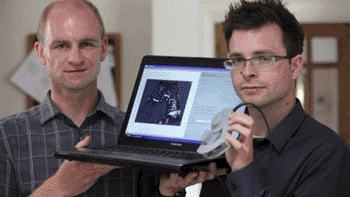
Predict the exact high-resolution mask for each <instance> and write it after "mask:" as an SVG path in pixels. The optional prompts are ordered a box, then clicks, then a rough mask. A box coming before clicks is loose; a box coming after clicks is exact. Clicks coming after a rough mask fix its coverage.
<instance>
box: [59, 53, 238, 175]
mask: <svg viewBox="0 0 350 197" xmlns="http://www.w3.org/2000/svg"><path fill="white" fill-rule="evenodd" d="M223 61H224V60H223V59H216V58H195V57H168V56H145V57H144V58H143V59H142V62H141V66H140V69H139V72H138V75H137V79H136V82H135V86H134V90H133V93H132V96H131V99H130V103H129V106H128V109H127V112H126V115H125V119H124V123H123V125H122V129H121V134H120V138H119V140H118V145H116V147H89V148H77V149H72V150H63V149H62V150H57V151H56V152H55V153H54V155H55V156H56V157H59V158H65V159H70V160H79V161H86V162H94V163H104V164H111V165H118V166H130V165H131V166H136V167H140V168H154V169H156V170H158V171H159V170H165V171H168V172H177V173H185V172H188V171H199V170H206V167H207V164H209V163H210V162H213V161H214V162H217V165H218V166H219V167H228V165H227V163H226V159H225V156H224V155H222V156H220V157H218V158H215V159H206V158H205V157H203V156H202V155H200V154H198V153H197V152H196V150H197V149H198V147H199V145H200V144H201V137H202V135H203V133H204V132H205V131H206V130H210V128H211V119H212V118H213V117H214V115H215V114H216V113H218V112H220V111H221V110H222V109H224V108H228V107H229V108H233V107H234V106H236V105H237V104H239V103H240V102H241V101H240V99H239V98H238V97H237V95H236V93H235V91H234V89H233V86H232V81H231V77H230V71H228V70H226V69H225V68H224V67H223ZM119 148H121V149H127V150H123V152H122V153H120V152H117V149H119ZM144 151H145V152H144ZM154 152H161V153H158V155H150V153H152V154H153V153H154ZM169 152H171V154H169ZM181 154H185V155H187V156H186V157H185V158H181V157H179V155H181Z"/></svg>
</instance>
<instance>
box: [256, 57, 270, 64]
mask: <svg viewBox="0 0 350 197" xmlns="http://www.w3.org/2000/svg"><path fill="white" fill-rule="evenodd" d="M259 61H260V62H261V63H270V62H272V61H273V57H269V56H263V57H260V58H259Z"/></svg>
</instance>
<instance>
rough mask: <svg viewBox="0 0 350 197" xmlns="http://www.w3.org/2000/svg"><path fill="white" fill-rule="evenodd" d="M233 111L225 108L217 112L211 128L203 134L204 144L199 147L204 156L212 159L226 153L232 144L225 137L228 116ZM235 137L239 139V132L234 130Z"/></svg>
mask: <svg viewBox="0 0 350 197" xmlns="http://www.w3.org/2000/svg"><path fill="white" fill-rule="evenodd" d="M231 112H232V109H230V108H225V109H223V110H222V111H220V112H219V113H217V114H216V115H215V116H214V117H213V119H212V121H211V130H209V131H206V132H205V133H204V134H203V136H202V144H201V145H200V146H199V148H198V149H197V152H198V153H200V154H202V155H203V156H204V157H206V158H208V159H211V158H215V157H218V156H220V155H222V154H223V153H225V152H226V151H227V150H228V149H229V148H230V144H229V142H228V141H227V140H226V138H225V134H226V133H228V131H227V126H228V124H227V121H228V116H229V114H230V113H231ZM232 135H233V137H235V138H236V139H238V137H239V135H240V134H239V133H238V132H237V131H233V132H232Z"/></svg>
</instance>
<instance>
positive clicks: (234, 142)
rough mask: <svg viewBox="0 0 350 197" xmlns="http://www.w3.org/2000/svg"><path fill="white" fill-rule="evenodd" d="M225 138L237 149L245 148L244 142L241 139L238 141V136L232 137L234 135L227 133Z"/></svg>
mask: <svg viewBox="0 0 350 197" xmlns="http://www.w3.org/2000/svg"><path fill="white" fill-rule="evenodd" d="M225 138H226V140H227V141H228V142H229V143H230V144H231V146H232V147H233V148H234V149H235V150H240V149H242V148H243V144H242V143H241V142H240V141H238V140H237V139H236V138H234V137H232V135H230V134H226V135H225Z"/></svg>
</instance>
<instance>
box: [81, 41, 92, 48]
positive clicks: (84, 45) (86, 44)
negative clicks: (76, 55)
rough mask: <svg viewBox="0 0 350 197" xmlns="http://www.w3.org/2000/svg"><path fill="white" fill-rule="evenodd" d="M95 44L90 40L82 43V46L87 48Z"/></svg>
mask: <svg viewBox="0 0 350 197" xmlns="http://www.w3.org/2000/svg"><path fill="white" fill-rule="evenodd" d="M94 46H95V45H94V44H92V43H90V42H84V43H82V44H81V47H85V48H91V47H94Z"/></svg>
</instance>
